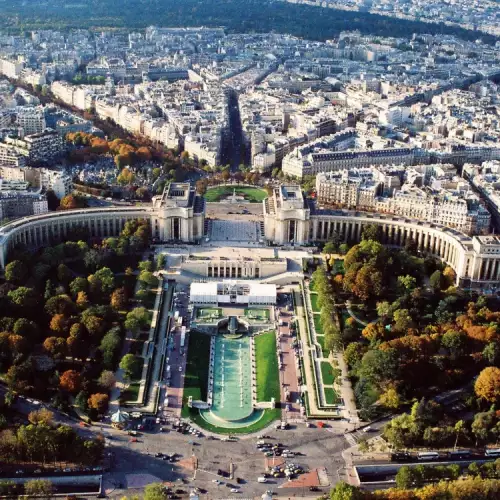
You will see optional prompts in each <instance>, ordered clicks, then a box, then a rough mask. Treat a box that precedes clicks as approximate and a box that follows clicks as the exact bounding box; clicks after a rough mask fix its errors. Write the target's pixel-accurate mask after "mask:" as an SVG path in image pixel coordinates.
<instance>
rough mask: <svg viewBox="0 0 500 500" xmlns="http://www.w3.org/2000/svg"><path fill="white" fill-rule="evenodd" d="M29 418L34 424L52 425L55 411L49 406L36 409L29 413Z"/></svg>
mask: <svg viewBox="0 0 500 500" xmlns="http://www.w3.org/2000/svg"><path fill="white" fill-rule="evenodd" d="M28 420H29V421H30V422H31V423H32V424H34V425H37V424H43V425H47V426H50V425H52V423H53V422H54V413H53V412H51V411H50V410H47V408H40V409H39V410H34V411H32V412H30V413H29V414H28Z"/></svg>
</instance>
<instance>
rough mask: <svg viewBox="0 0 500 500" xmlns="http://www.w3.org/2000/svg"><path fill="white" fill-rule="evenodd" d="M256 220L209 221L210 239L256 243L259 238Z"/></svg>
mask: <svg viewBox="0 0 500 500" xmlns="http://www.w3.org/2000/svg"><path fill="white" fill-rule="evenodd" d="M260 234H261V233H260V227H259V223H258V222H252V221H240V220H237V221H227V220H213V221H212V222H211V231H210V239H211V240H213V241H228V242H232V241H240V242H247V243H257V242H258V241H259V240H260Z"/></svg>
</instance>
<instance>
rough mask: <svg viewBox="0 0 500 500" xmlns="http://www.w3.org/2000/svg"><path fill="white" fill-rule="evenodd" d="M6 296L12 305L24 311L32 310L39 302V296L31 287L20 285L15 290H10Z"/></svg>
mask: <svg viewBox="0 0 500 500" xmlns="http://www.w3.org/2000/svg"><path fill="white" fill-rule="evenodd" d="M7 296H8V297H9V299H10V301H11V302H12V304H13V305H15V306H17V307H19V308H20V309H23V310H25V311H30V310H34V309H36V308H37V306H38V305H39V303H40V296H39V295H38V293H37V292H36V291H35V290H34V289H33V288H27V287H25V286H20V287H19V288H16V290H11V291H10V292H9V293H8V294H7Z"/></svg>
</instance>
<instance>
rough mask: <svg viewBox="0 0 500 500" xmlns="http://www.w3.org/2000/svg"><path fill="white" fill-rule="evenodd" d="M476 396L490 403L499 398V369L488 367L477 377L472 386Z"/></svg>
mask: <svg viewBox="0 0 500 500" xmlns="http://www.w3.org/2000/svg"><path fill="white" fill-rule="evenodd" d="M474 391H475V392H476V395H477V396H478V397H480V398H482V399H485V400H486V401H488V402H490V403H495V402H496V401H498V399H499V398H500V368H497V367H496V366H489V367H488V368H485V369H484V370H483V371H482V372H481V373H480V374H479V376H478V377H477V379H476V382H475V384H474Z"/></svg>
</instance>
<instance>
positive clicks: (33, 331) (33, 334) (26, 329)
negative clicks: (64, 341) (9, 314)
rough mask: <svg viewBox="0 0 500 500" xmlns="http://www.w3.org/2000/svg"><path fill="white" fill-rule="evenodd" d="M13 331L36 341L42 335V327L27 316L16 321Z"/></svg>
mask: <svg viewBox="0 0 500 500" xmlns="http://www.w3.org/2000/svg"><path fill="white" fill-rule="evenodd" d="M12 331H13V332H14V333H15V334H16V335H21V337H25V338H27V339H29V340H31V341H36V340H37V339H38V336H39V335H40V329H39V327H38V325H37V324H36V323H35V322H34V321H30V320H28V319H26V318H19V319H18V320H16V322H15V323H14V327H13V329H12Z"/></svg>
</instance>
